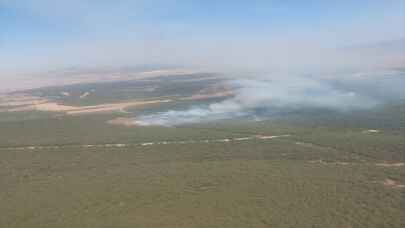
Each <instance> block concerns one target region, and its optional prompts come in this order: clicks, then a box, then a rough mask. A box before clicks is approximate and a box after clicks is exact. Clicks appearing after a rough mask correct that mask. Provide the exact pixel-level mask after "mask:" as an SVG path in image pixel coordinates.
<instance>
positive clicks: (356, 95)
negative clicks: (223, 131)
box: [136, 74, 405, 126]
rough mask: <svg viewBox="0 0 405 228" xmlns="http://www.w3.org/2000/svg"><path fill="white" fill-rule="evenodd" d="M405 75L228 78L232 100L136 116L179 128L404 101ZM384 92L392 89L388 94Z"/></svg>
mask: <svg viewBox="0 0 405 228" xmlns="http://www.w3.org/2000/svg"><path fill="white" fill-rule="evenodd" d="M357 75H358V74H357ZM403 76H404V75H403V74H402V75H401V74H399V75H395V76H391V77H390V76H387V75H386V74H383V75H374V76H369V77H363V76H358V78H353V77H352V79H351V80H348V79H346V78H343V79H336V78H333V79H330V78H329V79H326V78H323V79H322V78H313V77H291V76H289V77H274V78H271V79H260V78H259V79H239V80H238V79H236V80H231V81H229V82H228V86H230V87H232V88H234V90H235V96H234V97H232V98H229V99H226V100H224V101H221V102H216V103H211V104H209V105H200V106H193V107H190V108H189V109H187V110H169V111H166V112H160V113H156V114H151V115H143V116H139V117H136V124H138V125H144V126H148V125H162V126H176V125H182V124H191V123H200V122H209V121H215V120H223V119H232V118H240V117H248V118H251V119H266V118H268V117H269V114H271V113H272V112H276V111H277V110H283V109H284V110H285V109H288V110H299V109H303V108H321V109H328V110H335V111H351V110H360V109H368V108H372V107H374V106H376V105H378V104H382V103H384V102H386V101H388V100H390V99H404V98H405V93H404V92H403V91H402V90H403V88H405V78H404V77H403ZM401 88H402V89H401ZM381 90H386V91H390V92H386V95H384V94H382V93H381ZM372 91H374V93H373V92H372ZM401 91H402V92H401Z"/></svg>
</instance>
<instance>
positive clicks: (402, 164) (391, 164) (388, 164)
mask: <svg viewBox="0 0 405 228" xmlns="http://www.w3.org/2000/svg"><path fill="white" fill-rule="evenodd" d="M375 165H376V166H382V167H401V166H404V165H405V163H403V162H394V163H388V162H384V163H376V164H375Z"/></svg>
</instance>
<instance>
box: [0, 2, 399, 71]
mask: <svg viewBox="0 0 405 228" xmlns="http://www.w3.org/2000/svg"><path fill="white" fill-rule="evenodd" d="M404 37H405V0H379V1H377V0H369V1H366V0H340V1H324V0H312V1H311V0H306V1H289V0H283V1H281V0H279V1H276V0H274V1H271V0H266V1H235V0H233V1H227V0H222V1H218V0H215V1H214V0H198V1H197V0H188V1H182V0H178V1H174V0H166V1H163V0H158V1H153V0H149V1H143V0H133V1H129V0H97V1H96V0H25V1H24V0H0V79H1V77H5V76H4V75H12V74H14V73H18V72H24V71H38V70H46V69H50V68H52V69H54V68H58V67H65V66H81V65H83V66H98V65H106V66H115V65H136V64H154V63H163V64H184V65H193V64H195V65H207V66H210V65H212V66H218V67H235V66H241V65H243V66H246V67H252V68H255V67H257V68H265V67H281V68H283V67H292V66H295V65H296V66H306V65H311V64H312V65H313V66H316V63H322V64H323V65H328V64H335V63H342V64H346V63H347V62H350V61H351V60H352V59H351V58H345V54H342V53H335V52H334V53H333V54H331V52H330V50H334V49H336V48H337V49H340V48H344V47H352V46H358V45H360V46H361V45H369V44H373V43H376V42H381V41H385V40H398V39H402V38H404ZM326 50H327V51H326ZM356 58H358V59H361V61H365V59H367V58H362V57H361V56H360V57H359V56H357V57H356ZM326 59H328V60H326ZM358 59H355V60H358ZM380 61H381V59H378V58H377V59H372V60H370V62H371V64H373V63H375V62H380ZM2 75H3V76H2Z"/></svg>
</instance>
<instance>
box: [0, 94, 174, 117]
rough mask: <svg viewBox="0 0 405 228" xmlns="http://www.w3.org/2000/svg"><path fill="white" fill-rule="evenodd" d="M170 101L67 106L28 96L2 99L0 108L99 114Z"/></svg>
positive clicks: (18, 110) (69, 113) (72, 113)
mask: <svg viewBox="0 0 405 228" xmlns="http://www.w3.org/2000/svg"><path fill="white" fill-rule="evenodd" d="M171 101H172V100H170V99H166V100H159V99H157V100H150V101H137V100H135V101H125V102H118V103H107V104H101V105H92V106H69V105H64V104H60V103H57V102H53V101H49V100H47V99H45V98H40V97H33V96H28V95H17V96H8V97H2V100H1V101H0V107H6V109H5V110H6V111H8V112H21V111H45V112H64V113H66V114H68V115H77V114H87V113H99V112H116V111H120V112H124V111H125V109H126V108H128V107H134V106H141V105H150V104H157V103H165V102H171Z"/></svg>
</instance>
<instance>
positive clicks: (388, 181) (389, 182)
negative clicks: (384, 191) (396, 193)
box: [382, 179, 405, 188]
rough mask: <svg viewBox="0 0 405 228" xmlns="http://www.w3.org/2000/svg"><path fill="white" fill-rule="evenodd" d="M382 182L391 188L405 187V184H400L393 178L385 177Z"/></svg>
mask: <svg viewBox="0 0 405 228" xmlns="http://www.w3.org/2000/svg"><path fill="white" fill-rule="evenodd" d="M382 184H383V185H384V186H385V187H390V188H405V185H404V184H400V183H399V182H398V181H395V180H392V179H385V180H384V181H383V182H382Z"/></svg>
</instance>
